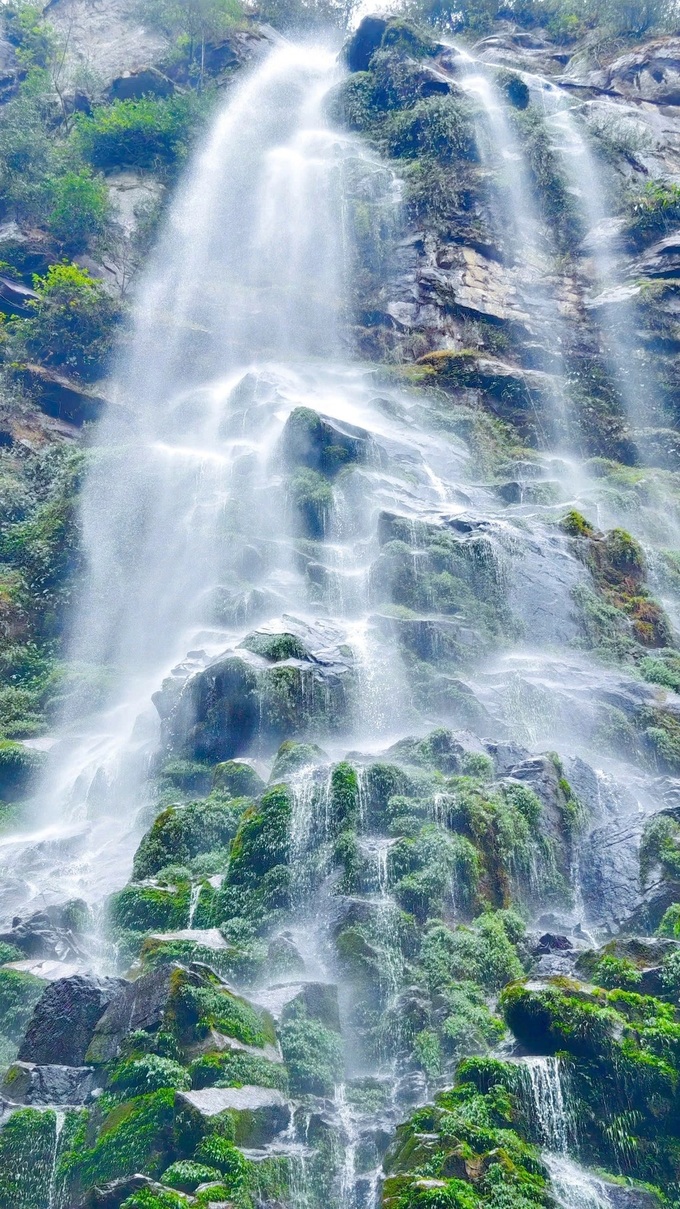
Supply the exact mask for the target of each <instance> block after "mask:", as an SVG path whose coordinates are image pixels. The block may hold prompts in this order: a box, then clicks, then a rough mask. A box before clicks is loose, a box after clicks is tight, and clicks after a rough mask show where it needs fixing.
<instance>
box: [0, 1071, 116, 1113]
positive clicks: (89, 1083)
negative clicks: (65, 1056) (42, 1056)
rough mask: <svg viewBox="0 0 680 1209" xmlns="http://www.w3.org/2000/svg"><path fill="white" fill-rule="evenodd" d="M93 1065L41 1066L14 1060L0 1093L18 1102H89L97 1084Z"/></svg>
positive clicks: (33, 1103)
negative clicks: (95, 1083)
mask: <svg viewBox="0 0 680 1209" xmlns="http://www.w3.org/2000/svg"><path fill="white" fill-rule="evenodd" d="M94 1073H95V1072H94V1071H93V1069H92V1067H91V1066H57V1065H53V1064H47V1065H43V1066H38V1065H36V1063H34V1062H13V1063H12V1065H11V1066H10V1067H9V1069H8V1070H7V1071H6V1072H5V1077H4V1079H3V1081H2V1084H1V1085H0V1095H2V1096H3V1097H5V1098H6V1099H8V1100H11V1101H13V1102H14V1103H15V1104H32V1105H36V1106H37V1105H43V1104H49V1105H52V1106H57V1105H62V1104H63V1105H77V1104H85V1103H86V1102H87V1100H88V1099H89V1097H90V1095H91V1093H92V1091H93V1088H94Z"/></svg>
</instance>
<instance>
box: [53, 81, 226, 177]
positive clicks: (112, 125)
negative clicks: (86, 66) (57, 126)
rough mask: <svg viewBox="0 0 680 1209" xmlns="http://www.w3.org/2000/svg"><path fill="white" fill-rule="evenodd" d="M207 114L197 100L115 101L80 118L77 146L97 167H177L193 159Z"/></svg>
mask: <svg viewBox="0 0 680 1209" xmlns="http://www.w3.org/2000/svg"><path fill="white" fill-rule="evenodd" d="M204 112H205V105H204V104H202V103H201V102H200V101H199V100H198V99H197V98H196V97H195V96H192V95H187V96H182V97H171V98H169V99H154V98H152V97H145V98H144V99H142V100H141V101H115V102H114V103H113V104H112V105H106V106H104V105H102V106H98V107H97V108H96V109H95V110H94V112H93V113H92V115H82V114H81V115H79V116H78V121H77V131H76V137H77V144H78V147H79V150H80V151H81V153H82V155H83V156H84V157H85V159H86V160H88V161H89V162H90V163H91V164H92V165H93V167H95V168H100V169H104V170H105V171H109V170H111V169H112V168H120V167H131V168H146V169H151V170H159V169H160V168H166V169H168V168H173V167H175V166H176V165H178V164H179V163H181V162H182V161H183V160H184V159H185V158H186V155H187V152H188V150H189V145H190V143H191V140H192V138H193V136H194V134H195V132H196V130H197V127H198V125H199V123H200V121H201V117H202V115H203V113H204Z"/></svg>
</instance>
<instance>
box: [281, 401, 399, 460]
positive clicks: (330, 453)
mask: <svg viewBox="0 0 680 1209" xmlns="http://www.w3.org/2000/svg"><path fill="white" fill-rule="evenodd" d="M280 449H281V454H282V456H283V458H284V460H285V461H286V463H287V464H288V465H289V466H291V467H298V468H299V467H305V468H307V469H308V470H312V471H315V472H317V473H319V474H322V475H326V476H328V477H332V476H333V475H334V474H336V473H337V472H338V471H339V470H341V469H342V468H343V466H348V465H351V464H352V463H353V462H368V461H370V460H371V459H372V458H374V459H377V448H376V447H375V446H374V442H373V441H372V439H371V437H370V434H369V433H368V432H365V431H364V430H363V429H361V428H356V427H354V425H352V424H344V423H341V422H340V421H339V420H331V419H329V418H328V417H327V416H321V415H319V414H318V413H317V412H315V411H312V410H311V408H308V407H296V408H295V409H294V410H293V411H292V412H291V413H290V415H289V417H288V419H287V420H286V423H285V426H284V429H283V432H282V434H281V441H280Z"/></svg>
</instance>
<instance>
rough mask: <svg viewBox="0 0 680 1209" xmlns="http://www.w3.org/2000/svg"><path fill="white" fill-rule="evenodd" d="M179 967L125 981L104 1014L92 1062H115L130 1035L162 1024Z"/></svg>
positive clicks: (165, 967) (91, 1052)
mask: <svg viewBox="0 0 680 1209" xmlns="http://www.w3.org/2000/svg"><path fill="white" fill-rule="evenodd" d="M179 968H181V967H180V966H179V965H178V964H177V963H174V962H173V963H170V964H168V965H162V966H159V968H158V969H157V970H152V971H151V973H150V974H143V975H142V977H141V978H137V979H136V980H135V981H134V982H129V983H125V982H121V985H120V986H119V993H118V994H117V995H116V996H115V997H111V999H110V1000H109V1004H108V1006H107V1008H106V1011H104V1012H100V1016H99V1018H98V1020H97V1024H96V1028H94V1029H93V1032H92V1037H91V1043H90V1045H89V1049H88V1050H87V1061H88V1062H93V1063H95V1064H99V1063H104V1062H111V1061H112V1060H113V1059H114V1058H116V1057H117V1056H118V1052H119V1049H120V1044H121V1042H122V1040H123V1038H124V1037H125V1036H126V1035H127V1033H129V1032H133V1031H134V1030H135V1029H155V1028H157V1027H158V1026H159V1025H160V1024H161V1023H162V1021H163V1015H164V1012H165V1006H166V1004H167V1001H168V995H169V993H170V980H171V978H172V975H173V973H174V971H175V970H176V969H179Z"/></svg>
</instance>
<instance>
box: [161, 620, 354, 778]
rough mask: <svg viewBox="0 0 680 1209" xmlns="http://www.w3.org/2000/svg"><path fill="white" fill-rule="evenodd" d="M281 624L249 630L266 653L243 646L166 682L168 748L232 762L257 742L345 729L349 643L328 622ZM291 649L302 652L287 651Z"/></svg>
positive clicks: (163, 717) (164, 712) (163, 713)
mask: <svg viewBox="0 0 680 1209" xmlns="http://www.w3.org/2000/svg"><path fill="white" fill-rule="evenodd" d="M282 623H283V624H284V625H285V630H284V632H278V633H275V632H273V631H272V630H270V629H268V630H267V631H264V630H262V631H258V633H257V635H250V636H249V639H248V645H249V646H250V647H252V646H254V645H255V646H257V647H258V650H266V651H267V655H262V654H257V653H255V652H254V651H253V650H252V649H251V650H249V649H247V648H244V647H240V648H238V649H237V650H235V651H225V652H224V654H222V655H220V656H218V658H217V659H214V660H213V661H212V662H211V663H209V664H208V666H207V667H206V668H204V669H203V670H202V671H199V672H196V673H195V674H194V675H193V676H190V677H189V678H188V679H186V680H185V683H184V685H183V686H181V687H180V686H179V681H178V679H177V678H174V679H168V680H167V681H165V682H164V684H163V687H162V689H161V691H160V692H158V693H155V694H154V697H153V700H154V704H155V705H156V708H157V710H158V712H159V714H160V716H161V720H162V724H163V726H162V731H163V737H164V740H165V742H166V744H167V747H168V748H169V749H170V750H171V751H174V752H177V753H178V754H182V755H185V756H188V757H190V758H194V759H201V760H210V761H212V762H215V761H225V762H228V761H230V760H232V759H233V758H234V757H236V756H239V755H243V754H245V753H247V752H248V751H251V750H253V748H255V747H257V746H258V745H260V744H261V745H262V746H264V747H265V749H266V748H267V747H269V748H271V747H273V746H274V745H278V743H280V742H281V739H283V738H284V737H294V736H296V735H302V734H304V733H305V732H311V733H314V732H317V733H318V732H319V731H323V730H325V731H334V730H339V729H341V728H342V726H343V724H344V722H345V720H346V716H347V711H348V707H349V701H350V696H351V693H352V689H353V681H354V677H353V670H354V661H353V657H352V652H351V650H350V648H349V647H347V646H346V645H344V644H343V641H342V638H343V636H342V635H340V634H338V633H337V631H336V630H335V629H334V628H332V627H331V626H330V625H328V624H327V623H325V622H316V623H315V624H314V625H308V624H307V623H305V622H301V621H299V620H298V619H296V618H292V617H287V616H284V617H283V618H282ZM291 643H293V644H294V646H292V645H290V644H291ZM289 650H295V651H296V652H297V654H293V655H290V657H286V656H287V655H288V651H289ZM301 654H302V655H304V657H303V658H300V657H299V656H300V655H301ZM281 656H284V657H283V658H282V657H281Z"/></svg>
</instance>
